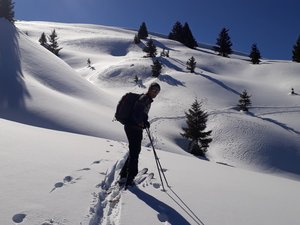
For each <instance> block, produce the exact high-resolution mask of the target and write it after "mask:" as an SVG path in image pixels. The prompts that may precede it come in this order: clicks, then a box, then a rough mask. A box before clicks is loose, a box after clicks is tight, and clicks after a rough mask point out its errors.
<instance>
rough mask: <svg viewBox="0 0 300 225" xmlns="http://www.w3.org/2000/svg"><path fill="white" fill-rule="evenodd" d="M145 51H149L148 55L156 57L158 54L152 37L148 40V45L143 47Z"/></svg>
mask: <svg viewBox="0 0 300 225" xmlns="http://www.w3.org/2000/svg"><path fill="white" fill-rule="evenodd" d="M143 51H144V52H147V56H148V57H152V58H153V57H155V56H156V54H157V49H156V46H155V44H154V42H153V40H152V39H150V40H148V41H147V43H146V46H145V47H144V49H143Z"/></svg>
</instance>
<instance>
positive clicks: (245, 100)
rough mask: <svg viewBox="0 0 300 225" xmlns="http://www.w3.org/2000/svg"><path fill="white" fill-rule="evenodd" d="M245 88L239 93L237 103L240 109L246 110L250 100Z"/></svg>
mask: <svg viewBox="0 0 300 225" xmlns="http://www.w3.org/2000/svg"><path fill="white" fill-rule="evenodd" d="M250 97H251V96H249V95H248V93H247V91H246V90H244V91H243V92H242V93H241V94H240V99H239V104H238V105H237V106H238V107H239V109H240V110H241V111H245V112H247V111H248V109H249V106H251V100H250Z"/></svg>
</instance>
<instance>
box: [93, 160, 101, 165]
mask: <svg viewBox="0 0 300 225" xmlns="http://www.w3.org/2000/svg"><path fill="white" fill-rule="evenodd" d="M100 162H101V160H97V161H94V162H92V164H91V165H93V164H99V163H100Z"/></svg>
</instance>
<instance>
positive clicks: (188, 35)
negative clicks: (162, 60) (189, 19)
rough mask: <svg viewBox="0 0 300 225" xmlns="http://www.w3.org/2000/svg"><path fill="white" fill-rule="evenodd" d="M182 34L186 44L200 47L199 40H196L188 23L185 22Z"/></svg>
mask: <svg viewBox="0 0 300 225" xmlns="http://www.w3.org/2000/svg"><path fill="white" fill-rule="evenodd" d="M182 35H183V44H184V45H185V46H187V47H189V48H195V47H198V44H197V41H196V40H195V38H194V36H193V34H192V31H191V29H190V27H189V25H188V23H185V24H184V25H183V28H182Z"/></svg>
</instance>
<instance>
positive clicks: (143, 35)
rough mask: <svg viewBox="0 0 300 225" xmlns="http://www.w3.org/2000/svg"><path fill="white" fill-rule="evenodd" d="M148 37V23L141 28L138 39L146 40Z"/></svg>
mask: <svg viewBox="0 0 300 225" xmlns="http://www.w3.org/2000/svg"><path fill="white" fill-rule="evenodd" d="M147 37H148V30H147V26H146V23H145V22H143V23H142V25H141V26H140V29H139V31H138V38H139V39H146V38H147Z"/></svg>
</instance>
